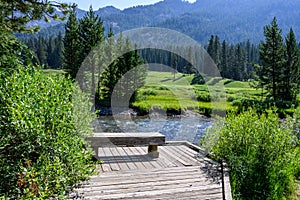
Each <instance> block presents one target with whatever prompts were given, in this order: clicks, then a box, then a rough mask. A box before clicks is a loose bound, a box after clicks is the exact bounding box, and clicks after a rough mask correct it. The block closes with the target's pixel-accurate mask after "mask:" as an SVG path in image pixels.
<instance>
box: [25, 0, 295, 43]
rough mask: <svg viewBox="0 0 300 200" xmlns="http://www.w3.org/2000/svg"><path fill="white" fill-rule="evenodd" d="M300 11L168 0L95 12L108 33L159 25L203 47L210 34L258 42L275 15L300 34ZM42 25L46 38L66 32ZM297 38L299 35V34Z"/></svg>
mask: <svg viewBox="0 0 300 200" xmlns="http://www.w3.org/2000/svg"><path fill="white" fill-rule="evenodd" d="M299 8H300V1H299V0H288V1H284V0H277V1H272V0H266V1H261V0H253V1H248V0H239V1H238V2H237V1H234V0H215V1H210V0H197V1H196V2H195V3H193V4H191V3H189V2H185V1H181V0H165V1H162V2H159V3H156V4H154V5H148V6H137V7H133V8H128V9H125V10H119V9H117V8H114V7H111V6H110V7H105V8H100V9H99V10H97V11H95V13H96V14H98V15H100V16H101V18H102V20H103V21H104V27H105V28H106V30H107V31H108V29H109V27H112V28H113V30H114V32H116V33H117V32H120V31H125V30H128V29H132V28H139V27H145V26H158V27H164V28H170V29H174V30H177V31H179V32H182V33H185V34H187V35H189V36H191V37H192V38H193V39H195V40H197V41H199V42H201V43H202V44H205V43H206V42H207V40H209V38H210V36H211V35H218V36H219V37H220V39H221V40H223V39H226V40H227V41H228V42H230V43H238V42H245V41H247V40H248V39H249V40H250V41H251V42H253V43H258V42H259V41H260V40H261V38H262V37H263V34H262V30H263V27H264V25H265V24H267V23H268V22H270V21H271V20H272V19H273V17H274V16H276V17H277V19H278V24H279V25H280V26H281V27H282V29H283V32H284V34H287V32H288V30H289V28H290V27H294V30H295V33H297V32H300V21H299V20H297V19H299V18H300V13H299V12H298V11H299ZM83 14H84V11H83V10H80V9H77V16H78V17H79V18H81V17H82V16H83ZM41 25H42V30H41V32H40V33H39V34H41V35H42V36H44V37H48V36H55V35H58V33H59V31H61V32H62V33H63V31H64V26H63V25H61V24H57V23H54V22H52V23H51V24H49V25H47V26H49V27H45V26H44V23H41ZM43 27H44V28H43ZM49 29H51V31H49ZM22 37H24V36H22ZM296 37H297V38H298V37H299V36H298V35H297V34H296Z"/></svg>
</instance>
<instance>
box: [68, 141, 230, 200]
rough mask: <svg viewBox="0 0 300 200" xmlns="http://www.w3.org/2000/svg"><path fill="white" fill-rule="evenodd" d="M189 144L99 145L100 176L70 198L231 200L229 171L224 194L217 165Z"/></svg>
mask: <svg viewBox="0 0 300 200" xmlns="http://www.w3.org/2000/svg"><path fill="white" fill-rule="evenodd" d="M187 144H188V143H170V144H166V145H163V146H159V148H158V151H159V157H158V158H155V159H154V158H152V157H150V156H149V155H148V152H147V147H146V146H142V147H99V149H98V156H99V159H101V160H103V164H101V165H99V166H97V168H98V170H99V175H97V176H93V177H91V180H90V181H88V182H86V183H83V184H82V185H81V186H80V187H79V188H78V189H76V190H75V191H74V192H73V193H72V194H70V199H220V200H221V199H228V200H230V199H231V191H230V184H229V178H228V174H227V173H225V176H224V183H225V184H224V186H225V188H224V192H225V193H224V194H225V197H224V196H223V189H222V173H221V170H220V165H219V164H218V163H217V162H214V161H212V160H210V159H208V158H206V157H205V156H204V155H203V154H201V153H199V151H197V149H195V148H193V149H192V148H190V146H189V145H187Z"/></svg>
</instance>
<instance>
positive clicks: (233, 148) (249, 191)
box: [201, 110, 300, 199]
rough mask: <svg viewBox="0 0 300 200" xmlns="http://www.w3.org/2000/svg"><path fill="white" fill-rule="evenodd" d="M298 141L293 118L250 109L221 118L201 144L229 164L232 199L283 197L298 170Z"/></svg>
mask: <svg viewBox="0 0 300 200" xmlns="http://www.w3.org/2000/svg"><path fill="white" fill-rule="evenodd" d="M297 142H298V140H297V138H296V136H295V134H294V132H293V123H292V120H290V119H288V120H286V121H285V122H282V121H280V120H278V116H277V114H276V113H275V112H274V111H273V112H268V113H267V114H262V115H259V114H257V112H255V111H253V110H249V111H247V112H244V113H241V114H240V115H238V116H236V115H234V114H229V115H228V116H227V118H226V120H225V119H220V120H219V121H218V122H216V123H215V125H214V126H213V127H212V128H211V129H210V130H209V131H208V133H207V134H206V136H205V137H204V139H203V140H202V141H201V144H202V146H203V147H205V148H206V149H208V150H210V151H211V152H212V153H213V154H214V156H215V157H216V159H224V161H225V162H226V163H227V164H228V167H229V170H230V179H231V187H232V192H233V196H234V199H285V198H288V197H289V195H290V194H291V188H292V185H293V180H294V179H295V175H296V174H297V170H299V159H300V157H299V152H297V151H299V149H298V148H296V146H297Z"/></svg>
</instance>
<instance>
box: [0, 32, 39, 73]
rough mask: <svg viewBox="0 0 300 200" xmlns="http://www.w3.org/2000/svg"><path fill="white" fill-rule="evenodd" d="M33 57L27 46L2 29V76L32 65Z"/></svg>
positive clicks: (0, 66) (0, 61) (0, 45)
mask: <svg viewBox="0 0 300 200" xmlns="http://www.w3.org/2000/svg"><path fill="white" fill-rule="evenodd" d="M32 57H33V55H32V53H31V52H30V51H29V50H28V48H27V47H26V45H25V44H23V43H22V42H20V41H19V40H18V39H17V38H16V37H15V36H14V35H12V34H10V33H9V32H7V31H6V30H4V29H2V28H1V27H0V74H1V73H8V74H9V73H11V72H12V70H14V69H16V68H18V67H20V66H21V65H25V64H28V63H30V62H31V59H32Z"/></svg>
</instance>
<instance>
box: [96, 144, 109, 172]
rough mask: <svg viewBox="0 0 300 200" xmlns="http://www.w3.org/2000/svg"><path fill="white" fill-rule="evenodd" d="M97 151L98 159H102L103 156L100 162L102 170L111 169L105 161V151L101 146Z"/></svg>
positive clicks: (107, 170)
mask: <svg viewBox="0 0 300 200" xmlns="http://www.w3.org/2000/svg"><path fill="white" fill-rule="evenodd" d="M98 152H99V159H100V160H102V159H101V158H104V159H103V163H102V164H101V168H102V171H103V172H109V171H112V169H111V168H110V165H109V164H108V163H106V161H105V152H104V151H103V148H99V149H98Z"/></svg>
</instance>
